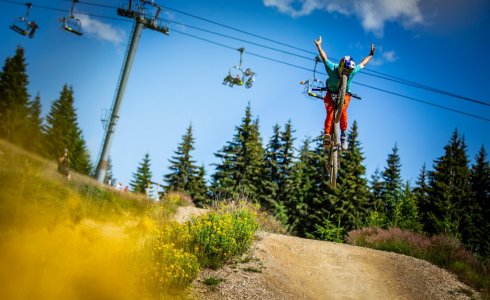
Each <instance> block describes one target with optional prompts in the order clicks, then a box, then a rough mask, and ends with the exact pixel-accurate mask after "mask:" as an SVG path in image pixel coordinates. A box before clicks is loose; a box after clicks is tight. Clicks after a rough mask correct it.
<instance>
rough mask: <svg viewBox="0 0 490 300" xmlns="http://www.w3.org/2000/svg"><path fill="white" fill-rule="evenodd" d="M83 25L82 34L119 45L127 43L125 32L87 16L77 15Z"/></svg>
mask: <svg viewBox="0 0 490 300" xmlns="http://www.w3.org/2000/svg"><path fill="white" fill-rule="evenodd" d="M76 17H77V18H78V19H80V22H81V23H82V32H83V33H84V34H87V35H89V36H92V37H95V38H96V39H99V40H103V41H107V42H111V43H114V44H116V45H119V44H121V43H123V42H125V41H126V34H125V32H124V30H122V29H120V28H115V27H113V26H112V25H109V24H107V23H104V22H101V21H99V20H95V19H92V18H90V17H89V16H87V15H77V16H76Z"/></svg>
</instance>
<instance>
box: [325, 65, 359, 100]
mask: <svg viewBox="0 0 490 300" xmlns="http://www.w3.org/2000/svg"><path fill="white" fill-rule="evenodd" d="M338 67H339V64H335V63H333V62H331V61H329V60H328V59H327V60H326V61H325V70H327V74H328V79H327V88H328V90H329V91H332V92H336V91H338V90H339V81H340V76H339V71H338ZM361 69H362V66H361V65H356V67H355V68H354V70H353V71H352V73H350V75H349V77H348V80H347V88H346V91H347V92H350V84H351V82H352V78H354V75H356V73H357V72H359V71H360V70H361Z"/></svg>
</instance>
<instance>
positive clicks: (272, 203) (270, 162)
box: [263, 124, 282, 214]
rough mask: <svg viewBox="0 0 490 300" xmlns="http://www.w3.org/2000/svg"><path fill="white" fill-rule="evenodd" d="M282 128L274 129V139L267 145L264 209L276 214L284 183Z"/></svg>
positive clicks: (275, 127) (274, 127)
mask: <svg viewBox="0 0 490 300" xmlns="http://www.w3.org/2000/svg"><path fill="white" fill-rule="evenodd" d="M280 131H281V128H280V126H279V125H278V124H276V125H274V126H273V128H272V132H273V133H272V137H271V138H270V140H269V143H268V144H267V147H266V150H265V160H264V168H265V174H264V180H263V185H264V191H263V192H264V194H263V199H264V208H265V209H267V210H268V211H270V212H271V213H272V214H275V211H276V208H277V207H278V205H279V186H280V185H281V183H282V178H281V170H280V166H279V164H280V162H279V160H280V158H279V156H280V153H279V151H280V149H281V133H280Z"/></svg>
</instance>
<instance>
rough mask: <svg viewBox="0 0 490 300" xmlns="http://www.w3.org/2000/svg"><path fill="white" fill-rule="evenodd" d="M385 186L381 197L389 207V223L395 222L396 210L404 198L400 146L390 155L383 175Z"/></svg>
mask: <svg viewBox="0 0 490 300" xmlns="http://www.w3.org/2000/svg"><path fill="white" fill-rule="evenodd" d="M382 177H383V185H382V190H381V195H382V198H383V200H384V202H385V203H386V205H387V212H386V213H387V214H386V216H387V218H388V222H392V221H393V217H394V215H393V214H394V209H395V207H396V206H397V205H398V203H397V202H398V201H401V197H402V179H401V163H400V156H399V155H398V146H397V145H396V144H395V146H394V147H393V149H392V153H391V154H389V155H388V159H387V160H386V168H385V169H384V171H383V174H382Z"/></svg>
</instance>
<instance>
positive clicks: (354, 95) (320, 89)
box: [311, 88, 361, 100]
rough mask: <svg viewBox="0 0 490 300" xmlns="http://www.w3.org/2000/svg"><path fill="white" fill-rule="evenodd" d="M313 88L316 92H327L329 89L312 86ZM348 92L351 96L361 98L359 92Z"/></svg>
mask: <svg viewBox="0 0 490 300" xmlns="http://www.w3.org/2000/svg"><path fill="white" fill-rule="evenodd" d="M311 90H312V91H315V92H326V91H328V89H327V88H312V89H311ZM332 94H335V93H333V92H332ZM347 94H349V95H350V96H351V97H354V98H356V99H359V100H361V97H360V96H358V95H357V94H352V93H349V92H347Z"/></svg>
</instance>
